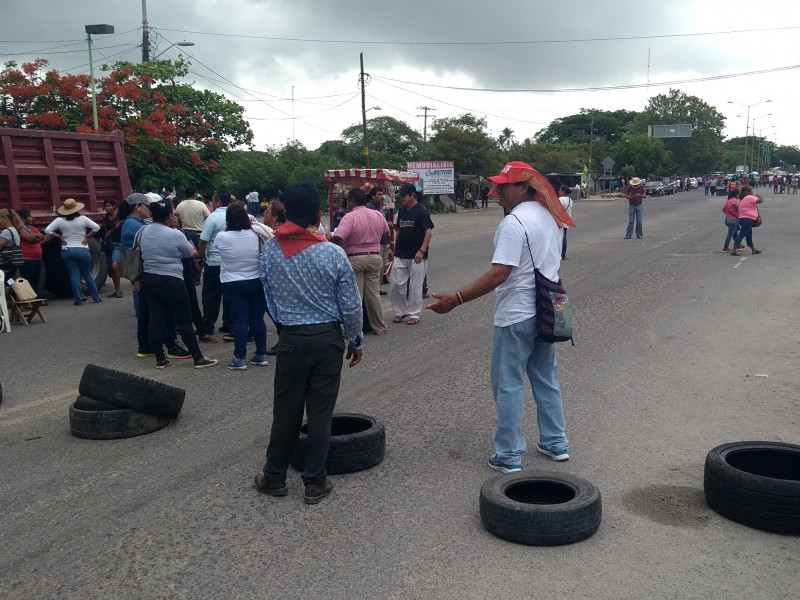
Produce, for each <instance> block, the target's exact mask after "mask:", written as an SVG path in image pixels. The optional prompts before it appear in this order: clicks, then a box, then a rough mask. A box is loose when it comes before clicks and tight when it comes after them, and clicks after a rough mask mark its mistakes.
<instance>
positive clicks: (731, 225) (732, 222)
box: [722, 219, 739, 248]
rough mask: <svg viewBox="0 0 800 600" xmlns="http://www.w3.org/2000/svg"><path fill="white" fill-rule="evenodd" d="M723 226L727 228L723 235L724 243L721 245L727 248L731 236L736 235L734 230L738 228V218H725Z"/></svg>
mask: <svg viewBox="0 0 800 600" xmlns="http://www.w3.org/2000/svg"><path fill="white" fill-rule="evenodd" d="M725 226H726V227H727V228H728V235H726V236H725V243H724V244H723V245H722V247H723V248H728V247H729V246H730V243H731V240H732V239H733V236H734V235H736V230H737V229H739V219H725ZM735 247H736V246H734V248H735Z"/></svg>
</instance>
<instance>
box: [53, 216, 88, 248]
mask: <svg viewBox="0 0 800 600" xmlns="http://www.w3.org/2000/svg"><path fill="white" fill-rule="evenodd" d="M90 229H91V230H92V231H99V229H100V225H98V224H97V223H95V222H94V221H92V220H91V219H90V218H89V217H85V216H83V215H78V216H77V217H75V218H74V219H72V220H71V221H68V220H67V219H65V218H64V217H57V218H56V220H55V221H53V222H52V223H50V225H48V226H47V227H45V230H44V232H45V233H53V232H54V231H56V230H57V231H60V232H61V237H62V238H64V241H65V242H66V243H67V248H87V247H88V246H86V244H84V243H83V239H84V238H85V237H86V233H87V231H88V230H90Z"/></svg>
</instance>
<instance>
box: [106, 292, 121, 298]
mask: <svg viewBox="0 0 800 600" xmlns="http://www.w3.org/2000/svg"><path fill="white" fill-rule="evenodd" d="M108 297H109V298H122V292H112V293H110V294H109V295H108Z"/></svg>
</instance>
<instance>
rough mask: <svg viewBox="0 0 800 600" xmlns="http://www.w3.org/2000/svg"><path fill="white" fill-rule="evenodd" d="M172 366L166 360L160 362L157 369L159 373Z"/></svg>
mask: <svg viewBox="0 0 800 600" xmlns="http://www.w3.org/2000/svg"><path fill="white" fill-rule="evenodd" d="M170 364H171V363H170V362H169V360H167V359H166V358H165V359H164V360H159V361H158V362H157V363H156V369H158V370H159V371H163V370H164V369H166V368H167V367H168V366H169V365H170Z"/></svg>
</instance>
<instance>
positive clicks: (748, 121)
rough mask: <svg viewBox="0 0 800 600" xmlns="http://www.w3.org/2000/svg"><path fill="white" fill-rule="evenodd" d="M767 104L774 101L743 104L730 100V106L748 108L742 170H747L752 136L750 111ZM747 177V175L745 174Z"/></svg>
mask: <svg viewBox="0 0 800 600" xmlns="http://www.w3.org/2000/svg"><path fill="white" fill-rule="evenodd" d="M765 102H772V100H762V101H761V102H756V103H755V104H741V103H739V102H734V101H733V100H728V104H738V105H739V106H744V107H745V108H747V124H746V125H745V132H744V158H743V159H742V168H743V169H745V170H746V169H747V143H748V141H749V140H748V137H749V135H750V109H751V108H752V107H754V106H758V105H759V104H764V103H765ZM744 174H745V175H746V174H747V173H744Z"/></svg>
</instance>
